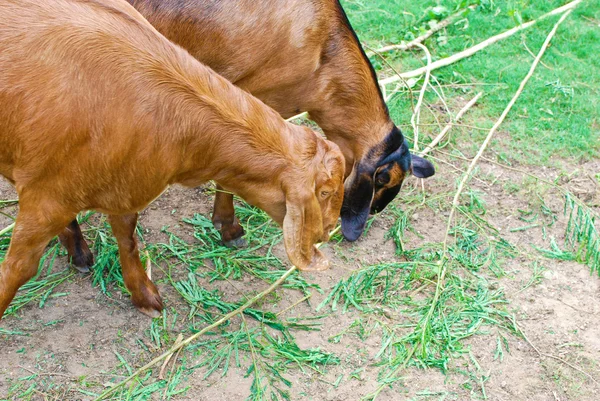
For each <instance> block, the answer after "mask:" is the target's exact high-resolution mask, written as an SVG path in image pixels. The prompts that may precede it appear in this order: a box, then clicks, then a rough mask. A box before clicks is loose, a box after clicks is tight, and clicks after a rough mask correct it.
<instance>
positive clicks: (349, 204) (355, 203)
mask: <svg viewBox="0 0 600 401" xmlns="http://www.w3.org/2000/svg"><path fill="white" fill-rule="evenodd" d="M355 170H356V169H355ZM373 176H374V174H371V173H370V172H363V173H360V172H356V175H355V176H354V177H350V179H351V181H350V185H349V187H347V188H346V193H345V195H344V203H343V205H342V212H341V216H342V234H343V235H344V238H346V239H347V240H348V241H356V240H357V239H358V237H360V235H361V234H362V232H363V231H364V229H365V225H366V224H367V219H368V218H369V211H370V210H371V202H373V196H374V193H375V183H374V178H373Z"/></svg>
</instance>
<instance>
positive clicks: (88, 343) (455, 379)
mask: <svg viewBox="0 0 600 401" xmlns="http://www.w3.org/2000/svg"><path fill="white" fill-rule="evenodd" d="M565 169H566V170H571V169H573V170H576V171H579V172H580V174H579V175H577V174H575V178H574V177H571V178H568V179H566V180H567V181H568V182H565V183H566V184H572V185H573V187H575V190H576V191H579V193H578V195H579V196H580V197H581V198H583V199H584V200H585V201H586V202H587V203H588V204H589V205H592V207H594V208H595V210H596V211H598V210H599V207H598V205H599V204H600V194H599V186H598V183H597V182H596V183H594V181H593V180H592V179H590V180H589V181H586V178H585V177H586V175H587V174H588V173H592V172H593V173H594V174H595V173H598V172H600V163H599V162H597V161H595V162H588V163H586V164H584V165H578V166H571V167H569V168H565ZM559 173H560V172H559V171H558V170H557V169H551V168H548V169H545V170H544V171H542V172H540V171H536V174H539V175H541V176H543V177H547V178H555V177H557V176H558V175H559ZM479 176H480V177H483V176H486V177H490V176H491V177H496V179H495V182H494V183H493V184H492V183H490V181H494V180H489V181H488V180H481V181H474V182H473V185H472V186H473V187H474V188H477V189H478V190H480V191H481V192H482V194H483V195H482V197H483V199H484V200H485V201H486V202H487V210H488V215H487V218H488V219H489V221H491V222H492V224H494V225H495V226H496V227H497V228H498V229H499V230H500V232H501V233H502V234H503V235H504V236H505V238H506V239H507V240H509V241H511V242H512V243H515V244H518V245H520V246H522V247H523V248H527V249H532V248H531V247H530V244H537V245H540V246H544V247H548V243H547V241H543V240H542V232H541V229H539V228H534V229H531V230H526V231H517V232H510V229H512V228H515V227H519V226H522V225H523V223H522V222H519V221H516V217H515V216H516V210H517V209H519V208H522V209H526V208H527V201H525V200H523V198H524V196H522V195H523V190H521V192H520V193H515V194H510V193H509V192H507V191H506V187H507V185H510V184H511V183H522V182H523V180H524V179H525V178H524V176H523V175H522V174H520V173H517V172H515V171H510V170H506V169H502V168H501V167H498V166H497V165H494V164H490V163H487V162H484V163H482V165H481V172H480V174H479ZM577 177H579V178H577ZM449 181H451V180H449V179H448V177H447V176H445V175H444V174H443V173H441V172H439V173H438V174H437V175H436V176H435V177H434V178H432V179H430V180H427V181H426V182H425V191H426V193H427V196H433V195H435V194H436V193H438V192H440V191H442V190H443V189H445V188H446V189H447V188H448V185H449ZM415 183H416V181H415V180H414V179H412V180H411V182H410V183H408V186H409V187H411V186H414V185H415ZM403 191H405V190H403ZM14 198H16V194H15V192H14V190H13V189H12V188H11V187H10V185H9V184H8V183H7V182H6V181H4V180H1V179H0V199H14ZM211 202H212V196H210V195H206V194H205V193H204V192H203V191H202V190H201V189H184V188H179V187H174V188H171V189H169V191H168V192H166V193H165V194H164V195H163V196H162V197H161V198H159V199H158V200H157V201H156V202H155V203H154V204H153V205H151V207H150V208H149V209H148V210H146V211H144V212H143V213H142V218H141V223H142V225H143V226H144V228H145V229H146V235H145V238H146V240H147V241H149V242H160V241H165V240H166V238H164V234H163V233H161V231H160V230H161V228H162V227H163V226H165V225H170V226H171V227H172V228H173V229H174V230H175V231H176V232H180V233H182V234H185V231H186V229H187V228H186V226H185V225H184V224H182V223H181V219H182V218H184V217H191V216H192V215H193V213H196V212H199V213H203V214H204V215H206V216H210V212H211ZM396 202H397V203H398V204H399V205H401V204H402V196H400V197H399V198H398V199H397V200H396ZM548 205H549V207H550V208H551V209H552V210H553V211H554V212H555V213H557V215H558V216H560V217H559V222H558V223H557V224H556V226H555V227H554V228H553V231H552V234H553V235H555V236H556V239H557V240H558V241H559V242H560V240H562V238H563V237H564V224H565V221H564V220H565V219H564V217H562V209H563V200H562V199H560V198H555V199H554V200H552V201H550V202H548ZM5 211H7V212H8V213H13V214H14V212H15V210H13V209H5ZM444 221H445V216H440V215H436V214H435V213H434V212H433V211H432V210H431V209H426V208H423V210H418V212H417V213H416V215H413V221H412V224H413V227H415V228H416V230H417V232H419V233H420V234H422V235H423V236H424V237H426V238H427V239H428V240H431V239H432V238H438V237H440V236H442V235H443V231H444V228H443V227H445V225H444ZM9 223H10V220H9V219H8V218H6V217H4V216H0V228H3V227H5V226H7V225H8V224H9ZM390 224H391V222H390V220H389V219H386V218H385V216H383V217H381V218H377V219H376V220H375V222H374V224H373V226H372V228H371V229H370V231H369V232H368V235H366V236H365V237H363V238H362V239H361V240H360V241H358V242H357V243H352V244H350V243H346V242H342V243H340V244H337V245H327V246H326V247H325V248H324V249H325V252H326V253H327V254H328V255H329V256H330V257H331V260H332V268H331V269H330V270H328V271H326V272H322V273H315V274H308V275H306V279H307V280H308V281H309V282H312V283H317V284H319V286H321V288H322V289H324V294H320V293H318V292H316V291H313V296H312V298H311V299H310V304H308V303H306V302H302V303H300V304H297V305H296V306H294V307H293V308H291V309H289V310H287V311H285V315H287V317H294V316H298V317H307V316H314V315H318V314H323V311H320V312H319V313H317V312H315V307H316V305H318V304H319V303H320V302H321V300H322V299H323V298H324V297H325V296H326V295H327V294H328V292H329V291H328V290H329V289H330V288H332V287H333V286H334V285H335V284H336V283H337V282H338V281H339V280H340V279H342V278H344V277H347V276H348V275H349V274H350V273H351V272H352V271H353V270H354V269H356V268H357V267H359V266H361V265H366V264H371V263H376V262H379V261H392V260H395V258H397V257H396V256H395V249H394V244H393V242H392V241H391V240H386V239H385V233H386V232H387V230H388V228H389V226H390ZM561 236H562V237H561ZM421 241H423V240H422V239H420V238H419V237H417V236H416V235H414V234H412V233H409V234H408V235H407V240H406V246H407V247H415V246H417V245H419V243H420V242H421ZM531 252H533V250H532V251H531ZM275 253H276V254H277V255H278V256H281V257H282V258H283V260H286V259H285V256H284V251H283V249H282V247H281V245H279V246H278V248H277V249H276V250H275ZM544 265H545V267H546V268H547V270H546V271H545V273H544V275H543V279H542V280H541V282H540V283H539V284H537V285H534V286H531V287H529V288H528V289H526V290H524V291H519V290H520V289H521V288H522V287H523V286H524V283H526V282H527V281H528V280H529V279H530V277H531V275H532V272H531V270H529V268H528V267H527V265H526V263H525V261H524V259H522V258H516V259H514V260H512V261H510V264H509V265H508V266H505V270H506V271H507V272H509V274H508V276H507V277H505V278H502V279H500V280H499V285H500V286H502V287H503V288H504V289H505V292H506V294H507V299H508V300H509V301H510V303H509V305H508V306H507V308H508V309H509V310H510V311H512V312H513V313H514V314H515V316H516V319H517V322H518V324H519V326H520V327H521V329H522V330H523V332H524V333H525V334H526V335H527V337H528V339H529V341H530V342H531V344H533V345H535V347H536V348H537V349H538V350H539V352H540V353H541V354H540V353H538V352H537V351H536V350H534V349H533V348H532V346H531V345H530V344H529V343H528V342H526V341H525V340H524V339H520V338H517V337H516V336H507V339H508V343H509V350H510V352H508V353H505V355H504V359H503V360H502V361H500V360H499V359H496V360H494V353H495V349H496V346H497V344H496V337H495V336H493V335H491V334H494V333H488V334H486V333H485V332H483V333H481V334H479V335H475V336H473V337H471V338H469V339H468V340H467V345H468V346H469V347H470V349H471V351H472V354H473V356H474V357H475V358H476V359H477V361H478V363H479V365H480V368H481V372H483V374H482V375H481V376H484V377H489V379H487V380H486V381H485V384H484V388H485V392H482V391H481V389H480V388H477V387H478V384H477V383H475V384H474V385H468V383H467V381H468V380H467V379H466V376H465V375H461V374H459V373H457V372H459V371H460V370H461V368H462V367H463V365H464V368H465V369H472V367H469V366H472V365H468V366H467V364H466V362H465V360H464V359H463V358H457V359H455V360H453V361H452V362H451V366H450V370H449V372H448V374H447V375H444V374H442V373H441V372H440V371H438V370H434V369H426V370H424V369H417V368H414V367H413V368H408V369H406V370H405V371H404V372H403V373H402V375H401V376H402V380H401V381H399V382H398V383H396V384H395V385H394V387H393V388H391V389H390V388H388V389H385V390H384V391H383V392H382V393H381V394H380V396H379V397H378V398H377V399H378V400H382V401H383V400H408V399H415V400H430V399H431V400H442V399H446V400H468V399H478V398H483V397H487V399H489V400H499V401H500V400H504V401H518V400H522V401H558V400H562V401H565V400H581V401H595V400H598V399H599V397H600V385H599V384H598V381H600V366H599V364H598V363H599V361H600V318H599V314H600V302H599V297H600V278H599V277H597V276H595V275H590V272H589V269H588V267H586V266H583V265H581V264H578V263H575V262H564V261H556V260H549V259H548V260H545V262H544ZM57 268H64V269H68V268H69V267H68V265H67V261H66V259H65V258H64V257H61V259H60V260H59V262H58V264H57ZM162 274H163V273H162V272H161V270H160V269H157V268H155V269H154V271H153V275H154V277H153V279H154V281H155V282H158V283H159V289H160V290H161V293H162V294H163V297H164V298H165V299H166V304H167V307H168V309H167V310H168V313H173V311H174V310H177V309H178V308H181V310H180V311H179V313H180V314H181V315H184V314H185V313H187V308H186V307H185V304H184V302H183V301H182V299H181V298H180V297H179V295H178V294H177V293H176V292H175V291H174V290H173V288H172V287H170V285H168V284H167V283H166V282H165V281H164V280H162ZM205 285H206V286H207V287H208V288H210V287H213V288H220V289H221V290H222V291H223V292H224V293H225V294H226V297H231V300H232V301H236V300H238V299H240V297H239V293H238V291H240V289H241V290H243V292H244V293H249V292H251V291H258V290H260V289H263V288H265V287H266V284H265V283H257V282H255V281H254V280H248V279H247V278H244V279H243V280H240V281H232V282H227V281H222V282H213V283H205ZM56 291H57V292H59V293H64V296H60V297H56V298H50V299H49V300H48V301H47V303H46V305H45V306H44V307H43V308H41V309H40V308H39V307H38V305H36V304H35V303H33V304H29V305H27V306H26V307H24V308H23V309H22V310H20V311H19V313H17V315H16V316H10V317H8V318H6V319H4V320H2V321H1V322H0V328H2V329H5V331H14V332H21V333H24V334H25V335H6V334H2V333H1V332H0V399H3V398H5V397H8V394H9V388H10V386H11V385H12V384H14V383H15V380H17V379H19V378H24V377H27V376H31V375H33V374H36V373H39V375H38V376H37V377H36V378H35V381H37V382H38V384H40V386H41V387H40V388H44V386H47V385H48V383H50V384H51V385H53V386H55V388H58V389H59V390H53V391H51V392H49V393H47V394H46V395H45V394H44V393H42V392H40V393H36V392H35V391H34V392H33V393H32V394H31V395H30V399H40V400H43V399H61V400H79V399H92V398H93V397H91V396H87V395H85V394H82V393H81V392H78V391H75V388H77V387H80V388H81V385H82V383H83V380H84V379H83V378H85V381H88V382H98V383H104V382H106V381H108V380H110V379H113V378H114V377H115V375H114V374H113V373H111V372H112V371H113V369H114V367H115V366H116V365H118V363H119V361H118V359H117V356H116V353H115V351H116V352H119V354H120V355H124V356H125V357H126V358H127V359H128V361H129V362H130V363H131V365H132V366H134V367H139V366H141V365H142V364H143V363H144V362H147V361H148V360H150V359H151V358H152V357H154V356H156V355H158V354H159V353H160V352H161V350H150V351H147V350H145V349H144V348H143V347H142V346H141V345H140V341H137V340H138V339H140V340H141V341H142V342H144V341H147V340H146V339H147V334H146V333H147V330H148V328H149V326H150V323H151V322H150V320H149V319H148V318H147V317H145V316H143V315H141V314H140V313H138V312H137V311H136V310H135V309H134V308H133V307H132V305H131V304H130V302H129V300H128V299H127V297H125V296H120V295H119V293H118V292H114V293H113V294H116V295H115V298H114V299H110V298H107V297H106V296H104V295H103V294H102V293H101V292H100V291H99V289H98V288H96V287H93V286H92V285H91V281H90V277H89V275H83V274H79V273H78V274H76V275H74V276H73V278H71V279H69V280H67V281H66V282H65V283H63V284H61V285H60V287H59V288H58V289H57V290H56ZM302 298H303V294H301V293H299V292H298V291H293V290H282V289H279V290H277V292H276V296H271V297H269V299H268V300H267V301H265V302H263V303H262V305H261V307H263V308H266V309H270V310H273V311H274V312H279V311H282V310H285V309H286V308H288V307H290V306H292V305H294V304H296V303H297V301H299V300H301V299H302ZM325 313H326V314H327V316H326V317H325V318H324V319H323V320H322V322H323V325H322V327H321V330H320V331H313V332H304V331H299V332H295V333H294V335H295V337H296V341H297V342H298V344H299V345H300V347H306V348H317V347H318V348H321V349H322V350H325V351H328V352H331V353H334V354H335V355H337V356H338V357H339V358H340V360H341V364H340V365H338V366H328V367H327V368H326V373H325V374H324V375H320V374H317V373H315V372H310V371H306V372H302V371H299V370H292V371H291V372H290V373H288V374H287V376H286V377H287V378H288V379H289V380H290V381H291V382H292V387H291V399H293V400H305V399H306V400H332V401H333V400H336V401H338V400H339V401H343V400H358V399H359V398H360V397H361V396H364V395H366V394H368V393H370V392H372V391H373V390H375V388H376V387H377V384H376V375H377V368H376V367H374V366H371V362H373V361H374V358H375V354H376V352H377V351H378V350H379V348H380V346H381V344H380V343H379V342H380V338H381V337H380V336H377V335H373V336H370V337H367V338H366V340H364V341H363V340H360V339H359V338H358V337H356V336H351V335H348V336H345V337H342V339H341V341H339V342H337V343H335V342H332V341H330V339H331V337H332V336H335V335H337V334H339V333H340V332H341V331H343V330H344V329H345V328H347V327H348V326H350V325H351V324H352V322H354V321H355V320H356V319H357V317H358V316H359V312H356V311H354V310H350V311H348V312H346V313H342V312H341V311H337V312H331V311H330V310H327V311H326V312H325ZM387 319H390V320H396V322H401V321H402V315H396V316H388V317H387ZM48 323H51V324H50V325H48ZM492 330H495V329H492ZM177 331H178V330H177V327H176V328H174V329H173V332H174V335H175V336H176V333H177ZM163 350H164V349H163ZM557 358H558V359H557ZM559 359H560V360H559ZM561 360H563V361H565V362H567V363H568V364H570V365H572V366H569V365H567V364H566V363H565V362H563V361H561ZM192 362H193V361H192ZM362 367H364V368H365V369H364V370H362V371H361V372H360V373H359V374H358V377H354V378H350V377H349V376H350V373H351V372H353V371H355V370H356V369H359V368H362ZM573 367H575V368H577V369H575V368H573ZM579 369H580V370H582V371H585V372H586V373H587V374H589V375H591V376H592V377H593V378H594V379H590V378H589V377H587V376H586V375H584V373H582V372H581V371H580V370H579ZM203 373H204V372H203V371H202V369H200V370H197V371H195V372H194V373H193V374H192V375H191V376H190V377H189V378H187V379H186V380H187V382H186V383H185V385H187V386H190V388H189V390H188V391H187V392H185V393H183V394H181V395H178V396H176V397H174V398H173V399H175V400H198V401H202V400H242V399H245V398H246V397H248V396H249V394H250V386H251V379H250V378H245V377H244V375H245V373H246V372H245V368H237V367H235V366H231V367H230V369H229V372H228V373H227V375H226V376H225V377H220V375H219V374H215V375H212V376H210V377H209V378H208V379H206V380H204V379H203ZM473 373H477V372H473ZM154 374H156V372H154ZM340 375H343V380H341V382H339V384H338V385H334V384H336V383H335V382H336V380H337V379H338V378H339V377H340ZM100 390H101V389H98V388H92V389H90V391H95V392H98V391H100ZM161 393H162V392H158V393H157V394H155V395H153V396H152V399H160V394H161ZM48 394H51V395H48ZM11 398H13V399H14V398H16V395H12V396H11Z"/></svg>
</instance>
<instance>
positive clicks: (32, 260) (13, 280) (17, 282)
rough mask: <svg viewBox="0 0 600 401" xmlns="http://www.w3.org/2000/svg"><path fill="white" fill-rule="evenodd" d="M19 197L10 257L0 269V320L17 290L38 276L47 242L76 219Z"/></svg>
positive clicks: (37, 202)
mask: <svg viewBox="0 0 600 401" xmlns="http://www.w3.org/2000/svg"><path fill="white" fill-rule="evenodd" d="M20 198H21V199H20V206H19V213H18V215H17V220H16V222H15V228H14V230H13V235H12V238H11V240H10V247H9V248H8V254H7V255H6V258H5V259H4V262H3V263H2V266H1V267H0V318H2V315H3V314H4V312H5V311H6V309H7V308H8V306H9V304H10V302H11V301H12V300H13V298H14V296H15V294H16V293H17V290H18V289H19V288H20V287H21V286H22V285H23V284H25V283H26V282H27V281H29V280H30V279H31V278H32V277H34V276H35V275H36V273H37V271H38V266H39V263H40V259H41V257H42V255H43V253H44V250H45V248H46V245H48V242H50V240H51V239H52V238H53V237H55V236H56V235H57V234H58V233H60V231H61V230H62V229H64V227H65V226H66V225H67V224H68V223H69V221H70V220H71V219H72V218H73V217H74V216H75V214H71V215H67V217H65V214H63V213H60V212H59V211H58V210H47V209H49V208H44V207H43V204H44V202H42V201H36V202H35V203H34V204H33V206H32V204H31V203H28V202H27V201H26V198H25V197H20Z"/></svg>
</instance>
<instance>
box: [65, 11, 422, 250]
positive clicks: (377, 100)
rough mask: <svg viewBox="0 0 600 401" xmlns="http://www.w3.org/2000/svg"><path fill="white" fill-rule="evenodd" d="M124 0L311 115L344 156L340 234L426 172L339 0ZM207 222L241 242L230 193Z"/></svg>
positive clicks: (350, 234)
mask: <svg viewBox="0 0 600 401" xmlns="http://www.w3.org/2000/svg"><path fill="white" fill-rule="evenodd" d="M127 1H129V2H130V3H131V4H132V5H133V6H134V7H136V8H137V9H138V10H139V11H140V12H141V14H142V15H144V16H145V17H146V18H147V19H148V20H149V21H150V23H151V24H152V25H153V26H154V27H155V28H157V29H158V30H159V31H160V32H161V33H162V34H163V35H165V36H166V37H167V38H168V39H170V40H172V41H173V42H175V43H177V44H179V45H180V46H182V47H184V48H185V49H187V50H188V51H189V52H190V54H191V55H192V56H194V57H195V58H196V59H198V60H200V61H201V62H203V63H204V64H206V65H208V66H210V67H211V68H213V69H214V70H215V71H217V72H218V73H219V74H221V75H223V76H224V77H225V78H227V79H229V80H230V81H231V82H233V83H234V84H235V85H237V86H239V87H241V88H243V89H244V90H246V91H248V92H250V93H252V94H253V95H255V96H256V97H258V98H259V99H261V100H262V101H264V102H265V103H266V104H268V105H269V106H271V107H273V108H274V109H275V110H276V111H278V112H279V113H280V114H281V115H282V116H284V117H291V116H293V115H295V114H297V113H300V112H302V111H308V112H309V113H310V116H311V118H312V119H313V120H314V121H316V122H317V123H318V124H319V126H320V127H321V128H322V129H323V131H324V133H325V135H326V136H327V138H329V139H331V140H332V141H334V142H336V143H337V144H338V145H339V146H340V148H341V150H342V152H343V153H344V157H345V160H346V174H347V175H348V177H347V178H346V194H345V199H344V207H343V209H342V210H343V213H342V231H343V233H344V236H345V237H346V238H347V239H349V240H355V239H356V238H358V236H359V235H360V234H361V233H362V231H363V229H364V226H365V223H366V220H367V217H368V215H369V213H376V212H379V211H381V210H382V209H383V208H384V207H385V206H386V205H387V204H388V203H389V202H390V201H391V200H393V199H394V197H395V196H396V195H397V194H398V192H399V190H400V187H401V186H402V182H403V180H404V178H405V177H406V176H408V175H409V174H410V173H411V172H413V173H414V174H415V175H416V176H418V177H428V176H430V175H432V174H433V166H431V164H430V163H429V162H427V161H425V160H423V159H421V158H419V157H417V156H411V155H410V153H409V152H408V146H407V144H406V143H405V141H404V137H403V136H402V134H401V133H400V131H399V130H398V129H397V128H396V127H395V126H394V123H393V122H392V121H391V119H390V117H389V114H388V110H387V106H386V104H385V102H384V100H383V97H382V96H381V92H380V90H379V87H378V84H377V77H376V75H375V72H374V70H373V68H372V66H371V64H370V63H369V60H368V58H367V57H366V56H365V54H364V52H363V51H362V48H361V45H360V43H359V41H358V39H357V37H356V35H355V33H354V31H353V29H352V27H351V26H350V23H349V22H348V19H347V18H346V15H345V13H344V10H343V9H342V7H341V6H340V3H339V1H338V0H259V1H256V0H219V1H206V0H127ZM217 189H220V188H219V187H218V188H217ZM213 222H214V224H215V227H218V229H219V231H220V232H221V237H222V239H223V241H224V242H225V244H227V245H233V246H239V245H241V244H243V243H244V241H243V238H242V235H243V234H244V231H243V230H242V227H241V226H240V225H239V223H238V221H237V219H236V218H235V215H234V209H233V197H232V196H231V195H230V194H227V193H219V194H218V195H217V196H216V197H215V208H214V213H213ZM87 256H88V258H87V259H84V258H83V257H81V256H80V257H79V258H75V257H74V258H73V259H74V260H90V258H91V255H87Z"/></svg>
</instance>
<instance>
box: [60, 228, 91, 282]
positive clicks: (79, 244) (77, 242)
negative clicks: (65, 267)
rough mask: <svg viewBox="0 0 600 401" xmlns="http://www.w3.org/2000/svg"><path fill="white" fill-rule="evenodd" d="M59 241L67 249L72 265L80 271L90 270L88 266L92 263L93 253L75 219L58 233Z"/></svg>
mask: <svg viewBox="0 0 600 401" xmlns="http://www.w3.org/2000/svg"><path fill="white" fill-rule="evenodd" d="M58 239H59V240H60V243H61V244H62V245H63V246H64V247H65V248H66V249H67V252H68V253H69V261H70V262H71V263H72V264H73V266H74V267H75V268H76V269H77V270H79V271H80V272H82V273H87V272H89V271H90V267H92V266H93V265H94V255H93V254H92V251H91V250H90V248H89V247H88V244H87V242H85V238H83V234H82V233H81V228H80V227H79V223H77V219H75V220H73V221H72V222H71V223H70V224H69V225H68V226H67V227H66V228H65V229H64V230H63V232H62V233H60V235H59V236H58Z"/></svg>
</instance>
